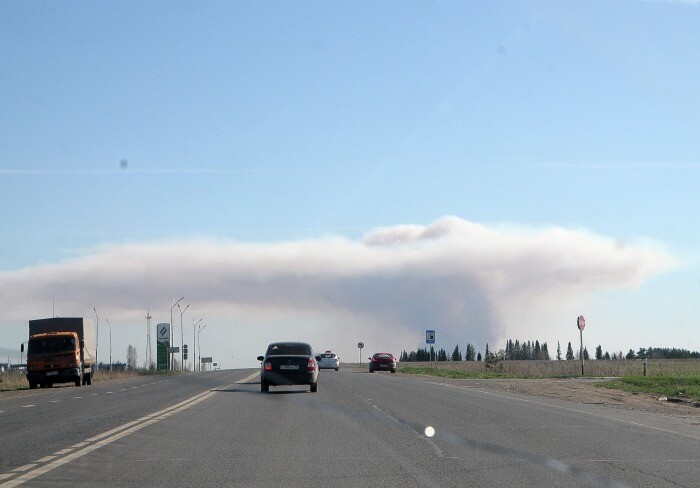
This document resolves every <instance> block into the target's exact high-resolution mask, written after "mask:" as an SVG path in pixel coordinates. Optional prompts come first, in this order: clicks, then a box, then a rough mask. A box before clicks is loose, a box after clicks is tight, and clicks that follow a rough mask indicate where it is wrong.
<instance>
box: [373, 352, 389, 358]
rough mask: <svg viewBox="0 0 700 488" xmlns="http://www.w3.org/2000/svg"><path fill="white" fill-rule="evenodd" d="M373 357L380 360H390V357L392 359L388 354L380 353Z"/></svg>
mask: <svg viewBox="0 0 700 488" xmlns="http://www.w3.org/2000/svg"><path fill="white" fill-rule="evenodd" d="M374 357H375V358H380V359H390V358H392V357H394V356H392V355H391V354H388V353H385V352H383V353H380V354H375V355H374Z"/></svg>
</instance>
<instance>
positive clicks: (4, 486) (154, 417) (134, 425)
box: [0, 391, 215, 488]
mask: <svg viewBox="0 0 700 488" xmlns="http://www.w3.org/2000/svg"><path fill="white" fill-rule="evenodd" d="M214 393H215V391H206V392H203V393H200V394H199V395H195V396H193V397H191V398H189V399H187V400H185V401H183V402H180V403H177V404H175V405H173V406H171V407H168V408H165V409H163V410H161V411H159V412H155V413H152V414H150V415H146V416H145V417H142V418H141V419H139V420H136V421H133V422H128V423H126V424H124V425H122V426H121V427H117V428H116V429H112V430H110V431H108V432H105V433H104V434H100V435H99V436H95V437H93V438H92V439H88V441H91V440H93V439H99V438H102V437H106V438H104V439H102V440H100V441H99V442H96V443H94V444H92V445H89V446H87V447H84V448H82V449H80V450H78V451H74V452H73V453H72V454H68V455H67V456H65V457H62V458H59V459H56V460H55V461H52V462H50V463H48V464H45V465H44V466H39V467H36V466H37V464H31V465H26V467H24V466H22V467H21V468H16V469H15V470H14V471H15V472H18V471H19V470H20V469H22V468H24V469H30V468H32V467H36V468H35V469H33V470H32V471H28V472H26V473H24V474H23V475H21V476H19V477H17V478H15V479H13V480H9V481H6V482H4V483H1V484H0V488H12V487H14V486H18V485H21V484H22V483H24V482H26V481H29V480H31V479H33V478H36V477H37V476H40V475H42V474H45V473H47V472H49V471H51V470H52V469H54V468H57V467H59V466H62V465H64V464H66V463H69V462H70V461H73V460H74V459H77V458H79V457H81V456H84V455H85V454H88V453H90V452H92V451H94V450H96V449H99V448H100V447H103V446H106V445H107V444H110V443H112V442H114V441H116V440H118V439H121V438H122V437H124V436H127V435H129V434H131V433H133V432H136V431H138V430H141V429H143V428H144V427H147V426H149V425H151V424H154V423H156V422H158V421H159V420H161V419H164V418H167V417H169V416H171V415H173V414H175V413H178V412H181V411H182V410H185V409H188V408H190V407H192V406H194V405H196V404H198V403H200V402H201V401H203V400H205V399H207V398H209V397H210V396H212V395H214ZM125 427H128V428H126V429H125ZM119 431H120V432H119ZM113 432H116V433H114V434H112V435H111V436H110V433H113ZM64 451H66V452H70V451H72V449H64V450H63V451H59V452H58V453H56V454H59V453H63V452H64Z"/></svg>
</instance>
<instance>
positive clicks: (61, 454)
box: [54, 447, 73, 456]
mask: <svg viewBox="0 0 700 488" xmlns="http://www.w3.org/2000/svg"><path fill="white" fill-rule="evenodd" d="M72 450H73V448H72V447H67V448H65V449H61V450H60V451H56V452H54V454H55V455H56V456H63V455H64V454H68V453H69V452H71V451H72Z"/></svg>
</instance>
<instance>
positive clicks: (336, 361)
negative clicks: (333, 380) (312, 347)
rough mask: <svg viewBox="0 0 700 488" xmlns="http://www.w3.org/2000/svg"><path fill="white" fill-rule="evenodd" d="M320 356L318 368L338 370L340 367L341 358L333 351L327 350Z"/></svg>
mask: <svg viewBox="0 0 700 488" xmlns="http://www.w3.org/2000/svg"><path fill="white" fill-rule="evenodd" d="M320 357H321V360H320V361H319V362H318V369H334V370H336V371H338V369H339V368H340V358H339V357H338V356H337V355H336V353H334V352H333V351H326V352H324V353H323V354H321V356H320Z"/></svg>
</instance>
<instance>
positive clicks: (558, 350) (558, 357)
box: [557, 341, 561, 361]
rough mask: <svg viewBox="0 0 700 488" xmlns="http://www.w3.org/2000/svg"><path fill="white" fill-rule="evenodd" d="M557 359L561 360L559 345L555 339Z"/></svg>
mask: <svg viewBox="0 0 700 488" xmlns="http://www.w3.org/2000/svg"><path fill="white" fill-rule="evenodd" d="M557 361H561V345H560V344H559V341H557Z"/></svg>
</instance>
